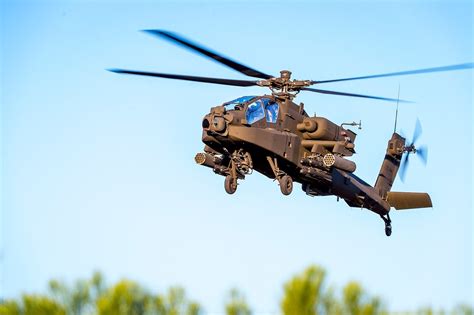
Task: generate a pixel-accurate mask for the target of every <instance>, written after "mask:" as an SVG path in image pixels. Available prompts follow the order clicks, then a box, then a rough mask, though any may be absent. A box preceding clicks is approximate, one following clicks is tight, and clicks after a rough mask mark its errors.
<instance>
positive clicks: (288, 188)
mask: <svg viewBox="0 0 474 315" xmlns="http://www.w3.org/2000/svg"><path fill="white" fill-rule="evenodd" d="M278 181H279V183H280V190H281V193H282V194H283V195H285V196H288V195H289V194H291V192H292V191H293V179H292V178H291V177H290V176H288V175H284V176H282V177H281V178H280V179H279V180H278Z"/></svg>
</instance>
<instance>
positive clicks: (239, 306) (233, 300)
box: [225, 289, 252, 315]
mask: <svg viewBox="0 0 474 315" xmlns="http://www.w3.org/2000/svg"><path fill="white" fill-rule="evenodd" d="M225 312H226V314H227V315H251V314H252V311H251V310H250V307H249V306H248V305H247V302H246V301H245V297H244V295H243V294H242V293H240V292H239V291H238V290H237V289H232V290H231V291H230V294H229V298H228V300H227V303H226V305H225Z"/></svg>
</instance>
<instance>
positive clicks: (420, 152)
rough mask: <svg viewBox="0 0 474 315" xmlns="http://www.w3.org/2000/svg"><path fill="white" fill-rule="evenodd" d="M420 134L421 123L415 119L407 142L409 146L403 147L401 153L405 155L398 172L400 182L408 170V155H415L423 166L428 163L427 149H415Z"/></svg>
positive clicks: (422, 147)
mask: <svg viewBox="0 0 474 315" xmlns="http://www.w3.org/2000/svg"><path fill="white" fill-rule="evenodd" d="M422 133H423V129H422V128H421V123H420V120H419V119H418V118H417V119H416V124H415V130H414V132H413V137H412V140H411V141H407V142H408V143H410V144H409V145H407V146H404V147H403V151H404V154H405V155H404V156H403V158H402V162H401V166H400V170H399V174H400V179H401V180H402V182H404V181H405V176H406V171H407V169H408V165H409V161H410V154H415V155H416V156H418V157H419V158H420V160H421V162H422V163H423V164H424V165H426V163H427V162H428V147H427V146H420V147H419V148H417V147H416V145H415V144H416V142H417V141H418V139H419V138H420V136H421V134H422Z"/></svg>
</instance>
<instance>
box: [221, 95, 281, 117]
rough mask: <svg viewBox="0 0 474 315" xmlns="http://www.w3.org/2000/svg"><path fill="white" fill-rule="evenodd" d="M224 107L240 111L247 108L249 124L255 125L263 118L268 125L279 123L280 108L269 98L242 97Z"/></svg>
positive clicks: (225, 104)
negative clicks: (231, 107)
mask: <svg viewBox="0 0 474 315" xmlns="http://www.w3.org/2000/svg"><path fill="white" fill-rule="evenodd" d="M245 105H246V106H245ZM224 106H225V107H228V106H233V107H234V108H235V109H240V110H242V109H244V108H245V107H246V112H245V119H246V120H247V123H248V124H253V123H255V122H257V121H260V120H261V119H263V118H266V121H267V123H272V124H275V123H276V122H277V118H278V108H279V106H278V103H277V102H275V101H273V100H272V99H271V98H269V97H265V96H242V97H239V98H237V99H235V100H233V101H230V102H226V103H224Z"/></svg>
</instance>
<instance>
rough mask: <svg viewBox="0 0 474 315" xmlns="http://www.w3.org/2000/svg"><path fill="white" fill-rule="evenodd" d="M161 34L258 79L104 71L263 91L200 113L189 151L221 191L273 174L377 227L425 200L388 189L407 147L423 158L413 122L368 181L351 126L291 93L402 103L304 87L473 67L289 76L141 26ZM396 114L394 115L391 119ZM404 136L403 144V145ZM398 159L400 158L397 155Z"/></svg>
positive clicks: (286, 187)
mask: <svg viewBox="0 0 474 315" xmlns="http://www.w3.org/2000/svg"><path fill="white" fill-rule="evenodd" d="M145 32H147V33H149V34H152V35H154V36H158V37H161V38H164V39H166V40H168V41H170V42H172V43H174V44H178V45H180V46H182V47H184V48H186V49H189V50H191V51H193V52H195V53H198V54H201V55H203V56H206V57H208V58H211V59H213V60H214V61H216V62H218V63H220V64H223V65H225V66H227V67H229V68H231V69H233V70H236V71H238V72H240V73H242V74H244V75H246V76H249V77H254V78H258V79H259V80H232V79H220V78H210V77H200V76H190V75H179V74H167V73H156V72H144V71H132V70H123V69H110V71H112V72H116V73H122V74H133V75H142V76H152V77H160V78H167V79H177V80H186V81H195V82H203V83H212V84H221V85H231V86H240V87H248V86H261V87H267V88H269V89H270V90H271V94H268V95H262V96H243V97H239V98H237V99H235V100H233V101H230V102H225V103H223V104H222V105H219V106H216V107H213V108H211V111H210V113H208V114H207V115H205V116H204V118H203V120H202V129H203V133H202V141H203V142H204V144H205V146H204V152H201V153H198V154H197V155H196V157H195V161H196V163H197V164H200V165H204V166H207V167H209V168H211V169H212V170H213V171H214V173H216V174H218V175H222V176H224V177H225V181H224V187H225V191H226V192H227V193H229V194H233V193H234V192H235V191H236V189H237V184H238V180H243V179H245V176H246V175H248V174H250V173H251V172H252V171H253V170H255V171H257V172H259V173H262V174H263V175H265V176H267V177H269V178H271V179H276V180H277V181H278V183H279V186H280V190H281V192H282V193H283V194H284V195H289V194H290V193H291V192H292V190H293V182H298V183H301V184H302V189H303V191H304V192H305V193H306V194H307V195H310V196H327V195H335V196H337V198H338V199H339V198H342V199H344V201H345V202H346V203H347V204H348V205H349V206H351V207H358V208H366V209H368V210H371V211H373V212H375V213H377V214H378V215H379V216H380V217H381V218H382V219H383V221H384V223H385V234H386V235H387V236H390V235H391V233H392V226H391V219H390V215H389V212H390V208H391V207H394V208H395V209H397V210H399V209H414V208H425V207H432V203H431V199H430V196H429V195H428V194H427V193H416V192H392V191H391V188H392V184H393V182H394V180H395V177H396V176H397V172H398V171H399V168H400V165H401V166H402V167H401V168H400V176H401V178H402V179H403V176H404V174H405V170H406V166H407V165H408V157H409V154H415V153H416V154H417V155H418V156H420V157H421V158H422V160H423V161H425V162H426V157H427V155H426V154H427V151H426V148H419V149H417V148H416V147H415V142H416V140H417V139H418V137H419V136H420V134H421V125H420V123H419V121H417V124H416V126H415V133H414V136H413V139H412V140H411V141H409V142H407V140H406V139H405V138H404V137H402V136H401V135H400V134H398V133H397V132H396V128H395V130H394V133H393V134H392V137H391V138H390V140H389V141H388V146H387V150H386V155H385V158H384V160H383V162H382V166H381V168H380V172H379V175H378V177H377V180H376V182H375V185H374V186H371V185H369V184H368V183H366V182H365V181H363V180H362V179H360V178H359V177H357V176H356V175H355V174H354V171H355V170H356V164H355V163H354V162H353V161H351V160H349V159H347V158H348V157H350V156H352V155H353V154H354V153H355V138H356V133H354V132H353V131H351V130H350V129H346V128H345V127H344V126H347V125H352V126H359V128H360V123H359V124H357V123H355V122H353V123H350V124H341V125H338V124H335V123H333V122H331V121H330V120H329V119H327V118H324V117H317V116H309V115H308V114H307V113H306V111H305V110H304V104H303V103H300V104H296V103H295V102H294V98H295V96H296V94H298V93H299V92H300V91H309V92H316V93H323V94H333V95H341V96H349V97H361V98H368V99H376V100H382V101H389V102H397V112H398V102H406V101H403V100H400V99H393V98H386V97H377V96H369V95H361V94H353V93H344V92H336V91H330V90H321V89H316V88H310V86H312V85H319V84H324V83H333V82H340V81H349V80H361V79H371V78H380V77H390V76H399V75H411V74H420V73H429V72H440V71H451V70H461V69H469V68H473V66H474V64H473V63H465V64H457V65H451V66H445V67H436V68H427V69H418V70H410V71H402V72H394V73H385V74H377V75H368V76H359V77H351V78H343V79H333V80H324V81H313V80H294V79H292V78H291V72H290V71H288V70H282V71H280V76H277V77H275V76H273V75H269V74H266V73H263V72H260V71H258V70H255V69H252V68H250V67H247V66H244V65H242V64H241V63H238V62H236V61H233V60H231V59H229V58H226V57H224V56H222V55H220V54H218V53H216V52H213V51H211V50H209V49H206V48H204V47H202V46H200V45H197V44H195V43H193V42H191V41H189V40H187V39H185V38H183V37H181V36H178V35H176V34H174V33H171V32H168V31H163V30H147V31H145ZM395 121H396V120H395ZM408 143H409V144H408ZM402 160H403V161H402Z"/></svg>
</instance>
